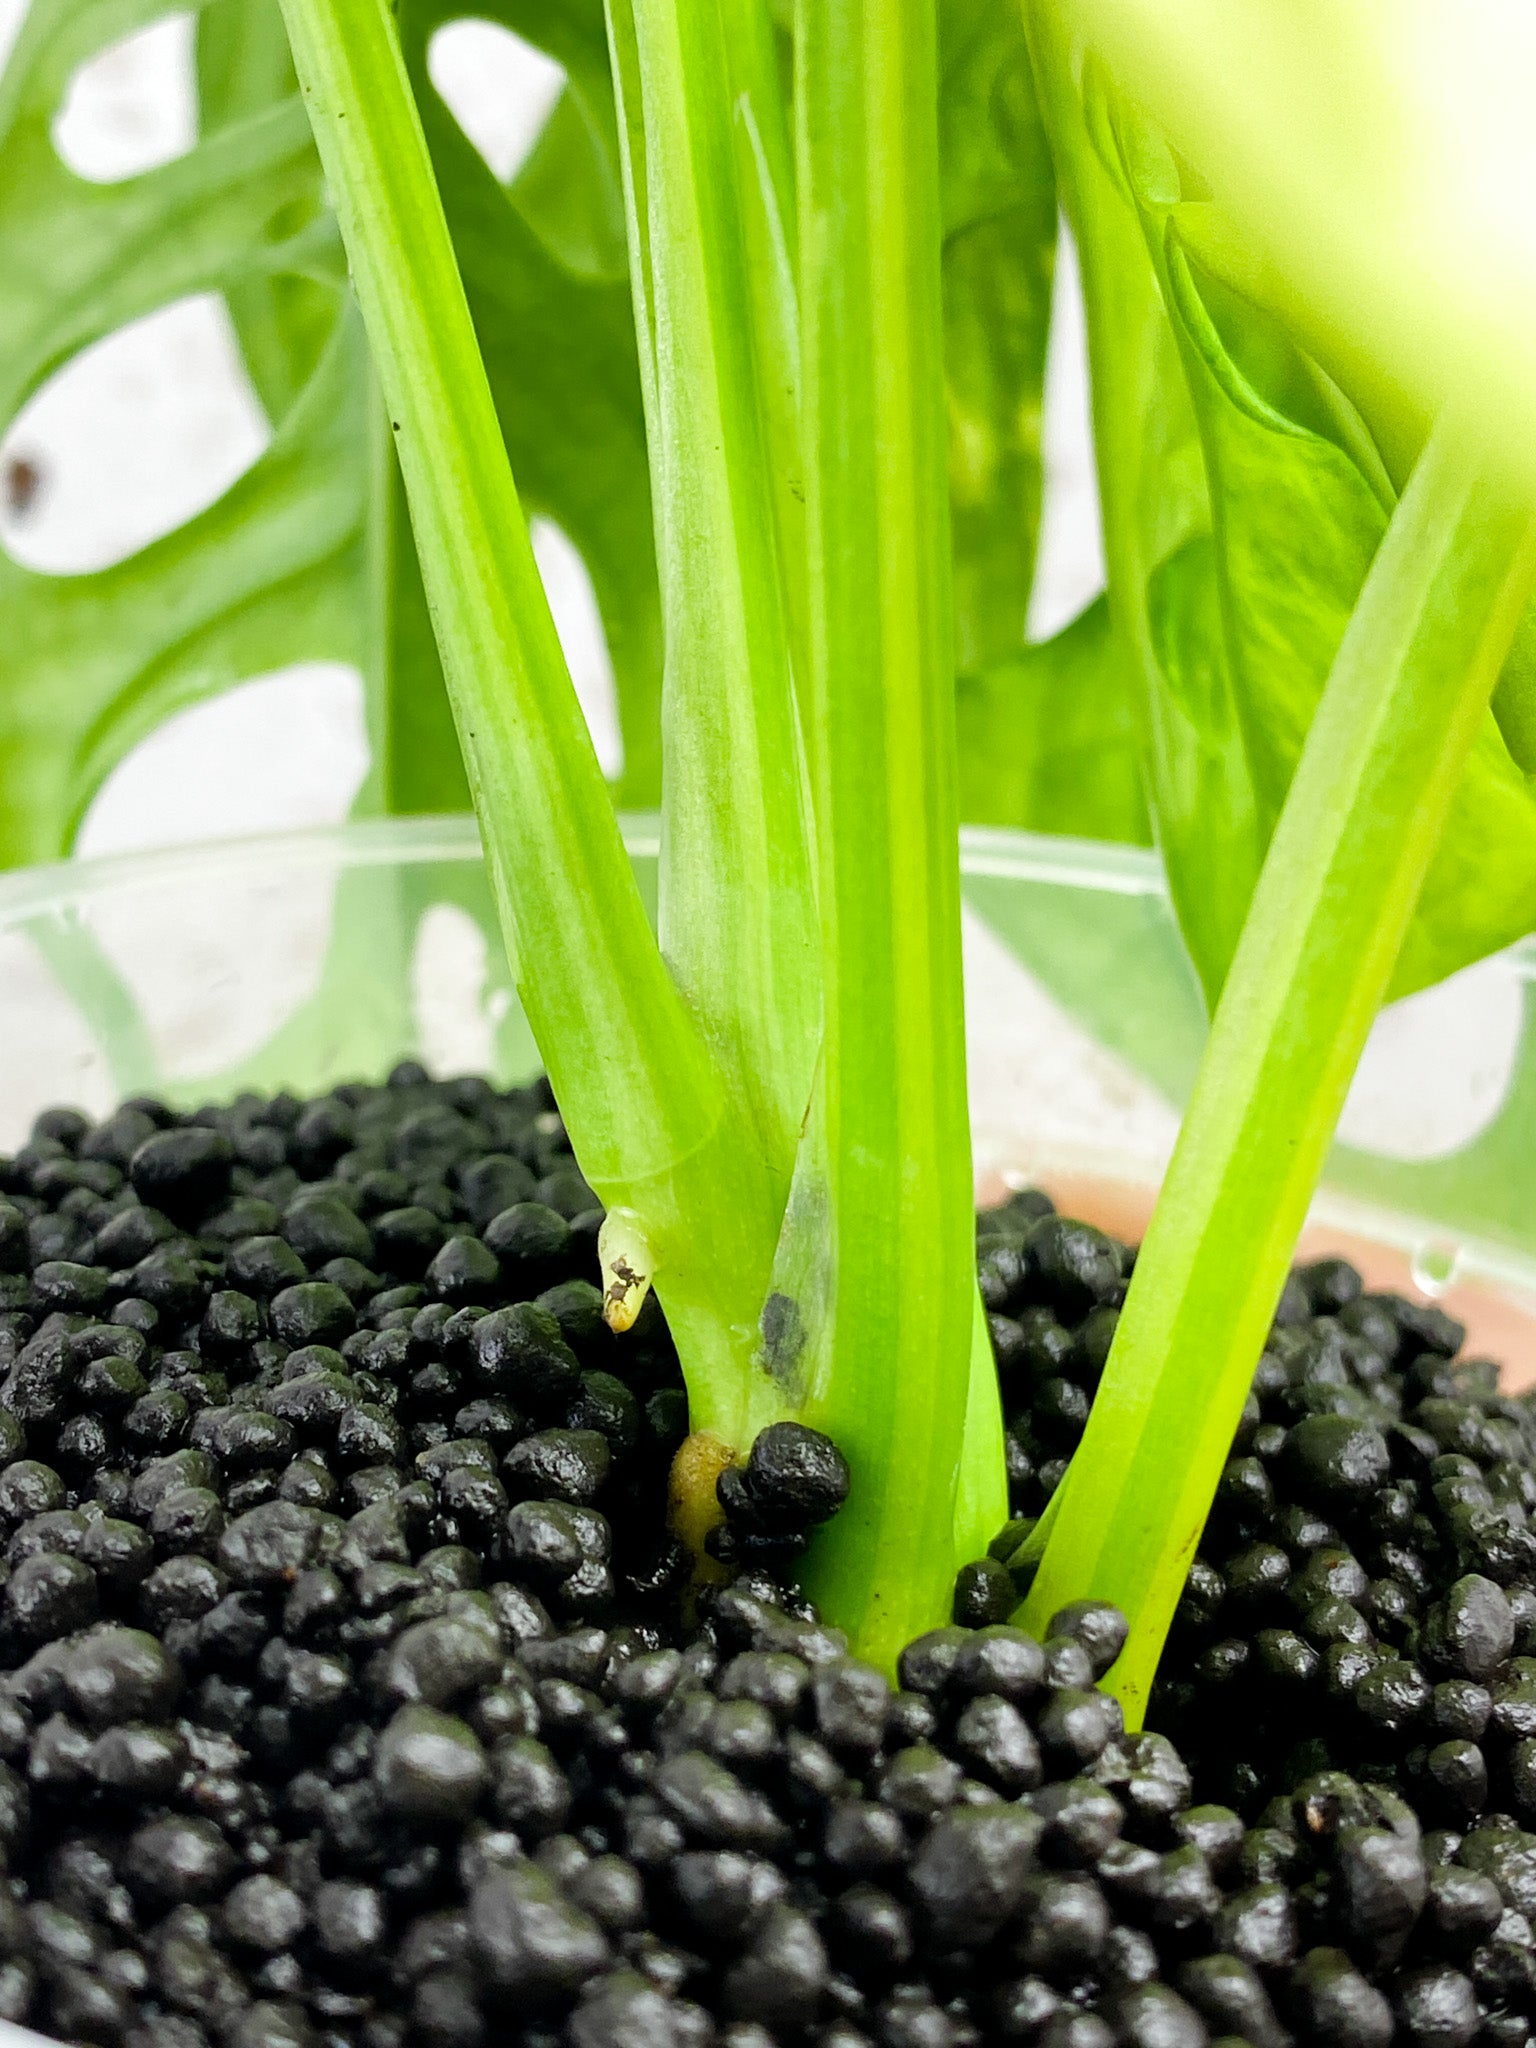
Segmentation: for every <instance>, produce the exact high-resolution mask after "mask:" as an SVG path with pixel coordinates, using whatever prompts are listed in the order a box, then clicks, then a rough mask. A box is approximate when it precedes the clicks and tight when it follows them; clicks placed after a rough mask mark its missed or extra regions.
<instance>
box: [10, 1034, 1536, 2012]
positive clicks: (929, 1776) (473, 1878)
mask: <svg viewBox="0 0 1536 2048" xmlns="http://www.w3.org/2000/svg"><path fill="white" fill-rule="evenodd" d="M600 1221H601V1212H600V1211H599V1210H598V1208H597V1205H596V1203H595V1201H594V1199H593V1197H592V1194H591V1191H590V1189H589V1188H588V1187H587V1185H586V1183H585V1181H584V1180H583V1179H582V1177H581V1175H580V1173H579V1172H578V1171H577V1169H576V1167H575V1163H574V1161H573V1159H572V1158H571V1155H570V1151H569V1148H568V1146H567V1144H566V1141H565V1135H564V1130H563V1126H562V1125H561V1123H560V1119H559V1117H558V1115H557V1113H556V1112H555V1109H554V1105H553V1102H552V1100H551V1098H550V1096H549V1093H548V1090H547V1088H546V1087H545V1086H544V1085H543V1084H542V1083H541V1084H536V1085H535V1086H534V1087H532V1088H529V1089H524V1090H513V1091H509V1092H499V1091H497V1090H495V1089H493V1088H491V1087H490V1086H489V1085H488V1084H486V1083H485V1082H483V1081H479V1080H475V1079H461V1080H455V1081H449V1082H442V1083H436V1082H432V1081H430V1080H428V1078H427V1077H426V1075H425V1074H424V1073H423V1072H422V1070H421V1069H420V1068H419V1067H415V1066H411V1065H406V1066H402V1067H400V1068H399V1069H397V1071H396V1072H395V1073H394V1074H393V1075H392V1076H391V1078H390V1080H389V1082H388V1083H387V1084H385V1085H384V1086H380V1087H364V1086H355V1087H354V1086H344V1087H339V1088H336V1089H334V1090H332V1091H331V1092H330V1093H329V1094H327V1095H325V1096H323V1097H321V1098H319V1099H317V1100H314V1101H311V1102H299V1101H296V1100H294V1099H293V1098H291V1097H286V1096H276V1097H272V1098H262V1097H258V1096H255V1095H246V1096H242V1097H240V1098H239V1099H238V1100H237V1101H236V1102H235V1103H233V1104H231V1105H229V1106H228V1107H221V1108H209V1109H206V1110H199V1111H197V1112H195V1113H193V1114H191V1115H180V1114H175V1113H173V1112H172V1111H170V1110H169V1109H168V1108H167V1107H166V1106H165V1105H164V1104H162V1103H160V1102H158V1101H155V1100H153V1099H151V1098H148V1097H143V1098H137V1099H135V1100H133V1101H131V1102H129V1103H126V1104H124V1105H123V1106H122V1107H121V1108H119V1109H118V1110H117V1111H115V1112H114V1113H113V1115H111V1116H110V1117H108V1118H106V1119H105V1120H104V1121H103V1122H101V1123H99V1124H96V1125H94V1126H93V1125H92V1124H90V1123H89V1122H88V1121H87V1120H86V1119H85V1118H83V1117H80V1116H78V1115H76V1114H75V1113H74V1112H72V1111H64V1110H59V1111H51V1112H49V1113H48V1114H47V1115H45V1116H44V1117H42V1118H40V1119H39V1120H38V1123H37V1125H36V1127H35V1129H34V1132H33V1134H32V1137H31V1139H30V1140H29V1142H28V1144H27V1145H25V1146H24V1147H23V1148H22V1150H21V1151H20V1152H19V1153H18V1154H17V1155H16V1157H15V1158H14V1159H9V1160H4V1159H0V1871H3V1875H0V2017H3V2018H8V2019H13V2020H18V2021H23V2022H25V2023H27V2024H29V2025H31V2026H33V2027H35V2028H37V2029H39V2030H40V2031H42V2032H43V2033H46V2034H52V2035H54V2036H56V2037H58V2038H60V2039H64V2040H70V2041H80V2042H89V2043H95V2044H100V2048H114V2044H117V2043H119V2042H121V2043H123V2044H124V2048H354V2044H355V2048H415V2044H420V2048H492V2044H498V2048H499V2044H500V2043H503V2042H505V2043H508V2044H511V2048H979V2044H982V2043H991V2042H999V2043H1004V2042H1023V2043H1030V2044H1039V2048H1205V2044H1208V2043H1220V2044H1222V2048H1236V2044H1238V2043H1247V2044H1248V2048H1287V2044H1289V2043H1292V2042H1298V2043H1301V2042H1319V2043H1324V2044H1336V2048H1372V2044H1377V2043H1380V2044H1383V2048H1385V2044H1387V2043H1394V2042H1396V2043H1403V2044H1409V2048H1419V2044H1423V2048H1472V2044H1474V2043H1475V2044H1479V2048H1482V2044H1488V2048H1501V2044H1506V2043H1508V2044H1521V2043H1525V2042H1527V2041H1528V2040H1529V2039H1530V2038H1531V2037H1532V2034H1533V2033H1536V1949H1533V1942H1532V1932H1531V1924H1532V1919H1533V1918H1536V1531H1532V1530H1529V1529H1528V1526H1527V1518H1528V1516H1529V1514H1530V1512H1531V1510H1532V1509H1533V1508H1536V1433H1533V1423H1532V1419H1531V1417H1530V1415H1529V1413H1528V1410H1527V1407H1526V1404H1525V1403H1524V1402H1522V1401H1515V1400H1509V1399H1505V1398H1503V1397H1500V1396H1499V1395H1498V1393H1497V1391H1496V1386H1495V1377H1494V1374H1493V1372H1492V1369H1491V1368H1487V1367H1483V1366H1480V1365H1477V1364H1472V1365H1467V1364H1463V1363H1460V1362H1458V1361H1457V1353H1458V1349H1459V1344H1460V1333H1459V1331H1458V1330H1457V1329H1456V1327H1455V1325H1453V1324H1451V1323H1450V1322H1449V1321H1448V1320H1447V1319H1446V1318H1445V1317H1443V1316H1440V1315H1438V1314H1437V1313H1436V1312H1435V1311H1433V1310H1428V1309H1424V1308H1421V1307H1418V1306H1416V1305H1413V1304H1410V1303H1408V1302H1406V1301H1398V1300H1396V1299H1395V1298H1390V1297H1379V1296H1372V1295H1370V1294H1368V1293H1366V1292H1365V1290H1364V1289H1363V1288H1362V1286H1361V1284H1360V1282H1359V1277H1358V1275H1356V1274H1355V1273H1354V1272H1353V1270H1352V1269H1351V1268H1350V1267H1348V1266H1347V1265H1345V1264H1343V1263H1342V1262H1339V1261H1329V1262H1326V1263H1325V1264H1322V1265H1318V1266H1314V1267H1311V1268H1308V1269H1306V1270H1304V1271H1303V1272H1301V1273H1299V1274H1298V1275H1296V1276H1295V1277H1294V1278H1293V1280H1292V1282H1291V1283H1290V1285H1289V1286H1288V1287H1287V1290H1286V1295H1285V1299H1284V1300H1283V1301H1282V1304H1281V1312H1280V1315H1279V1317H1278V1319H1277V1323H1276V1328H1275V1331H1274V1334H1273V1336H1272V1338H1271V1342H1270V1345H1269V1348H1268V1349H1267V1350H1266V1353H1265V1356H1264V1360H1263V1361H1262V1363H1261V1366H1260V1370H1259V1373H1258V1376H1257V1379H1256V1382H1255V1388H1254V1394H1253V1398H1252V1399H1251V1401H1250V1403H1249V1406H1248V1410H1247V1412H1246V1413H1245V1415H1244V1418H1243V1424H1242V1427H1241V1430H1240V1432H1239V1436H1238V1440H1237V1442H1236V1443H1235V1444H1234V1447H1233V1455H1232V1459H1231V1462H1230V1463H1229V1465H1228V1467H1227V1471H1226V1473H1225V1475H1224V1477H1223V1480H1222V1485H1221V1489H1220V1494H1219V1497H1218V1501H1217V1504H1216V1508H1215V1510H1214V1512H1213V1514H1212V1518H1211V1523H1210V1527H1209V1529H1208V1531H1207V1533H1206V1538H1205V1541H1204V1543H1203V1544H1202V1547H1201V1553H1200V1556H1199V1558H1198V1559H1197V1561H1196V1563H1195V1566H1194V1568H1193V1570H1192V1571H1191V1574H1190V1580H1189V1587H1188V1591H1187V1593H1186V1597H1185V1601H1184V1603H1183V1606H1182V1608H1181V1610H1180V1614H1179V1619H1178V1623H1177V1626H1176V1629H1175V1633H1174V1638H1173V1641H1172V1643H1171V1645H1170V1650H1169V1654H1168V1657H1167V1659H1166V1661H1165V1665H1164V1669H1163V1673H1162V1677H1161V1680H1160V1685H1159V1690H1158V1694H1157V1699H1156V1703H1155V1707H1154V1712H1153V1717H1152V1727H1151V1729H1150V1730H1149V1732H1148V1733H1146V1734H1144V1735H1141V1736H1137V1737H1135V1738H1129V1737H1127V1735H1126V1733H1125V1730H1124V1726H1123V1722H1122V1720H1121V1716H1120V1713H1119V1709H1118V1707H1117V1706H1116V1705H1115V1703H1114V1701H1113V1700H1112V1699H1111V1698H1110V1697H1109V1696H1108V1695H1107V1694H1106V1693H1104V1692H1102V1691H1100V1690H1099V1689H1098V1683H1097V1682H1098V1680H1099V1679H1101V1678H1102V1677H1103V1676H1104V1675H1105V1673H1106V1672H1108V1671H1109V1670H1110V1668H1111V1667H1112V1665H1113V1663H1114V1660H1115V1658H1116V1657H1117V1656H1118V1654H1119V1651H1120V1649H1121V1647H1122V1645H1123V1642H1124V1635H1125V1625H1124V1621H1123V1619H1122V1617H1121V1616H1119V1615H1118V1614H1117V1613H1116V1612H1115V1611H1114V1610H1113V1609H1112V1608H1108V1607H1105V1606H1104V1605H1102V1604H1099V1603H1094V1602H1080V1603H1078V1604H1077V1605H1075V1606H1074V1607H1071V1608H1068V1609H1065V1610H1063V1612H1062V1613H1061V1614H1060V1615H1058V1616H1057V1617H1056V1618H1055V1621H1054V1622H1053V1624H1052V1627H1051V1629H1050V1631H1049V1632H1048V1636H1049V1639H1048V1640H1047V1641H1046V1642H1044V1643H1039V1642H1036V1641H1034V1640H1033V1639H1032V1638H1031V1637H1029V1636H1027V1635H1025V1634H1023V1633H1022V1632H1021V1631H1020V1630H1018V1629H1017V1628H1015V1627H1013V1626H1012V1625H1011V1616H1012V1614H1013V1612H1014V1611H1015V1609H1016V1607H1017V1605H1018V1602H1019V1599H1020V1596H1021V1592H1022V1589H1023V1585H1024V1583H1025V1582H1026V1580H1027V1574H1028V1567H1027V1566H1026V1565H1025V1564H1024V1562H1023V1560H1022V1555H1021V1552H1022V1548H1023V1546H1024V1543H1025V1539H1026V1538H1027V1536H1028V1534H1029V1531H1030V1528H1031V1526H1032V1524H1033V1520H1034V1518H1035V1517H1037V1516H1038V1515H1039V1513H1040V1512H1041V1510H1042V1508H1043V1507H1044V1505H1045V1503H1046V1501H1047V1499H1048V1498H1049V1495H1050V1493H1051V1491H1052V1490H1053V1488H1054V1487H1055V1486H1056V1485H1057V1484H1059V1482H1060V1478H1061V1475H1062V1473H1063V1472H1064V1471H1065V1469H1066V1462H1067V1459H1068V1458H1069V1457H1070V1455H1071V1452H1072V1449H1073V1446H1074V1444H1075V1443H1076V1440H1077V1437H1078V1436H1079V1435H1080V1433H1081V1429H1082V1426H1083V1422H1084V1420H1085V1419H1086V1416H1087V1414H1088V1411H1089V1407H1090V1405H1091V1402H1092V1398H1093V1394H1094V1390H1095V1388H1096V1387H1097V1384H1098V1381H1099V1377H1100V1375H1101V1374H1102V1371H1103V1368H1104V1362H1105V1359H1106V1357H1107V1354H1108V1350H1109V1346H1110V1344H1111V1342H1112V1340H1113V1335H1114V1327H1115V1319H1116V1316H1117V1312H1118V1308H1119V1305H1120V1302H1121V1300H1122V1299H1123V1296H1124V1290H1125V1284H1126V1280H1127V1277H1128V1274H1129V1270H1130V1265H1131V1257H1130V1254H1129V1253H1128V1252H1127V1251H1126V1249H1125V1248H1124V1247H1122V1246H1120V1245H1118V1244H1116V1243H1115V1242H1114V1241H1113V1240H1112V1239H1110V1238H1108V1237H1106V1236H1104V1235H1103V1234H1102V1233H1101V1232H1098V1231H1096V1230H1093V1229H1092V1228H1090V1227H1089V1226H1087V1225H1086V1224H1081V1223H1077V1222H1074V1221H1072V1220H1070V1219H1066V1218H1062V1217H1058V1216H1056V1215H1055V1214H1054V1212H1053V1211H1052V1209H1051V1207H1050V1204H1049V1203H1048V1202H1047V1201H1046V1200H1045V1198H1044V1197H1042V1196H1040V1195H1037V1194H1028V1195H1022V1196H1018V1197H1015V1198H1014V1199H1013V1201H1011V1202H1010V1203H1009V1204H1008V1205H1007V1206H1006V1207H1005V1208H1004V1209H1002V1210H1000V1211H994V1212H991V1213H990V1214H988V1215H986V1216H984V1217H983V1218H982V1219H981V1222H980V1235H979V1246H978V1251H979V1274H980V1282H981V1288H982V1294H983V1298H984V1301H985V1304H986V1307H987V1310H988V1312H989V1316H990V1320H991V1329H992V1334H993V1341H994V1347H995V1350H996V1354H997V1360H998V1368H999V1372H1000V1375H1001V1377H1002V1384H1003V1390H1004V1403H1005V1409H1006V1413H1007V1417H1008V1425H1009V1436H1008V1456H1009V1472H1010V1485H1011V1489H1012V1495H1013V1511H1014V1515H1015V1520H1014V1521H1013V1522H1011V1523H1010V1524H1009V1526H1008V1528H1007V1529H1006V1530H1004V1531H1001V1532H999V1536H998V1540H997V1541H996V1542H995V1543H994V1544H993V1546H992V1551H991V1554H990V1555H989V1556H988V1557H986V1558H981V1559H976V1560H974V1561H973V1562H972V1563H971V1564H969V1565H968V1566H967V1567H966V1569H965V1570H964V1571H963V1572H962V1573H961V1575H960V1581H959V1584H958V1585H957V1589H956V1603H955V1619H954V1623H953V1624H952V1625H950V1626H946V1627H944V1628H940V1629H936V1630H934V1631H933V1632H931V1633H930V1634H929V1635H927V1636H925V1637H923V1638H922V1639H920V1640H919V1641H917V1642H915V1643H913V1644H910V1645H909V1646H908V1647H907V1649H906V1650H905V1651H904V1653H903V1655H902V1657H901V1659H900V1664H899V1670H898V1673H897V1676H896V1682H895V1683H894V1684H893V1683H891V1682H890V1681H888V1679H887V1678H886V1677H885V1676H884V1675H883V1674H882V1673H880V1672H878V1671H876V1670H874V1669H872V1668H871V1667H869V1666H868V1665H866V1664H863V1663H862V1662H860V1661H859V1660H858V1659H856V1658H853V1657H851V1656H850V1655H849V1654H848V1648H847V1644H846V1643H845V1641H844V1639H843V1638H842V1637H841V1636H840V1635H839V1634H838V1632H837V1631H836V1630H835V1629H832V1628H830V1627H828V1626H826V1625H824V1624H823V1623H822V1622H821V1621H820V1620H819V1618H818V1616H817V1615H816V1613H815V1611H814V1609H813V1608H812V1607H811V1606H810V1605H809V1604H808V1603H807V1602H806V1601H805V1600H804V1599H803V1598H802V1597H801V1596H800V1595H799V1594H798V1592H797V1591H796V1590H795V1584H794V1570H795V1563H796V1560H797V1558H798V1557H799V1555H800V1554H801V1552H802V1551H803V1550H804V1548H805V1545H806V1542H807V1540H808V1538H809V1537H810V1535H811V1534H812V1533H813V1531H814V1530H815V1529H816V1528H817V1527H818V1526H820V1525H822V1524H824V1523H825V1522H826V1521H827V1520H828V1518H829V1517H831V1516H832V1515H834V1514H836V1513H837V1512H838V1510H839V1509H840V1508H841V1507H842V1505H843V1504H844V1502H845V1500H846V1499H847V1498H848V1495H849V1492H850V1489H851V1487H852V1486H853V1485H856V1478H854V1477H852V1476H851V1475H850V1473H849V1470H848V1467H847V1465H846V1464H845V1462H844V1460H843V1458H842V1457H841V1455H840V1454H839V1452H838V1450H837V1448H836V1446H835V1445H833V1444H832V1443H830V1442H829V1441H828V1440H827V1438H826V1437H824V1436H821V1435H819V1434H818V1433H816V1432H815V1431H812V1430H808V1429H804V1428H802V1427H800V1426H799V1425H796V1424H780V1425H777V1426H775V1427H773V1428H770V1429H767V1430H765V1431H763V1432H762V1434H761V1435H760V1436H759V1437H758V1439H757V1441H756V1442H755V1443H754V1444H753V1445H752V1446H751V1448H750V1451H749V1455H748V1456H747V1458H746V1460H745V1462H744V1463H743V1464H742V1465H740V1466H739V1467H736V1468H733V1469H731V1470H729V1471H727V1472H726V1473H725V1474H723V1475H722V1477H721V1480H720V1483H719V1488H718V1494H719V1503H720V1508H721V1511H722V1516H723V1519H722V1521H721V1523H720V1525H719V1527H718V1528H717V1529H716V1530H715V1532H714V1534H713V1536H712V1537H711V1539H710V1548H711V1550H712V1551H713V1552H714V1555H715V1558H716V1559H717V1561H718V1563H717V1566H716V1567H715V1568H714V1579H715V1580H716V1581H718V1580H719V1579H720V1578H721V1574H720V1572H719V1569H718V1565H720V1564H723V1565H724V1566H725V1568H726V1577H725V1580H724V1583H707V1584H700V1583H697V1582H695V1580H694V1574H693V1568H692V1564H691V1561H690V1559H689V1558H688V1557H687V1555H686V1554H685V1553H684V1552H683V1551H682V1550H681V1548H680V1546H679V1545H678V1544H677V1542H676V1541H675V1540H674V1539H673V1538H672V1536H671V1535H670V1534H669V1532H668V1528H667V1522H666V1494H667V1479H668V1472H669V1467H670V1463H671V1459H672V1455H673V1453H674V1451H675V1450H676V1449H677V1446H678V1444H679V1443H680V1442H681V1441H682V1439H683V1436H684V1435H685V1433H686V1428H687V1408H686V1397H685V1394H684V1391H683V1387H682V1382H681V1377H680V1374H679V1371H678V1365H677V1359H676V1355H675V1352H674V1350H673V1348H672V1345H671V1342H670V1340H669V1337H668V1334H667V1330H666V1325H665V1321H664V1318H663V1317H662V1315H661V1313H660V1311H659V1309H658V1308H657V1307H656V1306H655V1305H654V1304H652V1305H650V1306H649V1307H648V1308H647V1310H646V1312H645V1313H644V1314H643V1315H642V1317H641V1319H640V1321H639V1322H638V1324H637V1325H636V1327H635V1329H634V1330H633V1331H631V1332H630V1333H628V1334H627V1335H626V1336H625V1337H623V1338H615V1337H613V1336H612V1335H611V1334H610V1333H609V1332H608V1330H607V1329H606V1327H605V1325H604V1323H603V1321H602V1301H601V1296H600V1293H599V1290H598V1286H597V1280H598V1273H597V1267H596V1257H595V1243H596V1231H597V1227H598V1224H599V1223H600ZM778 1310H779V1312H780V1317H781V1320H783V1321H786V1322H788V1321H789V1320H790V1319H791V1318H792V1312H793V1305H792V1304H782V1303H781V1304H779V1305H778ZM731 1574H734V1576H730V1575H731Z"/></svg>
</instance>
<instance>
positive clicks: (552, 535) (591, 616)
mask: <svg viewBox="0 0 1536 2048" xmlns="http://www.w3.org/2000/svg"><path fill="white" fill-rule="evenodd" d="M529 532H530V535H531V538H532V540H533V558H534V560H535V561H536V562H537V563H538V565H539V574H540V576H541V577H542V578H543V579H544V594H545V596H546V597H547V598H548V599H549V608H550V610H551V611H552V612H553V613H554V617H555V631H556V632H557V633H558V634H559V635H560V645H561V646H562V647H563V648H564V649H565V659H566V662H567V663H568V665H569V667H570V671H571V680H572V682H573V683H574V684H575V685H576V695H577V697H578V698H579V699H580V700H581V708H582V710H583V711H584V712H585V713H586V715H587V728H588V730H589V731H590V733H591V734H592V744H593V746H595V747H596V749H597V758H598V762H599V765H600V766H601V768H602V771H603V773H604V774H605V775H606V776H607V777H608V779H609V781H610V782H613V781H616V780H617V779H618V777H619V776H620V775H622V774H623V772H624V738H623V734H622V733H621V731H620V728H619V695H618V691H617V689H616V688H615V686H614V680H613V662H612V660H611V659H610V658H609V654H608V640H607V636H606V635H605V633H604V632H603V617H602V613H601V612H600V611H599V610H598V605H597V593H596V591H595V590H594V589H593V588H592V578H591V577H590V576H589V575H588V574H587V565H586V563H585V562H584V561H583V560H582V558H581V554H580V551H579V550H578V549H577V547H576V545H575V543H574V542H573V541H572V540H571V538H570V536H569V535H568V534H567V533H566V532H565V530H564V528H563V527H559V526H556V524H555V522H554V521H553V520H552V519H534V520H532V521H531V522H530V524H529Z"/></svg>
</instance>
